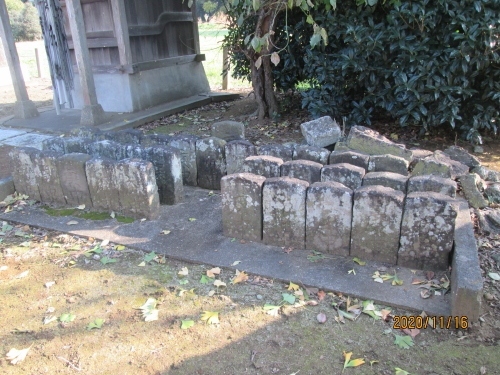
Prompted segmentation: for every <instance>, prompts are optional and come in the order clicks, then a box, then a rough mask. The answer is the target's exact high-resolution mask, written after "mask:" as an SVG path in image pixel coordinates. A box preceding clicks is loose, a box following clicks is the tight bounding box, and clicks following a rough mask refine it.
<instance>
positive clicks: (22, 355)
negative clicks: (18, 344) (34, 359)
mask: <svg viewBox="0 0 500 375" xmlns="http://www.w3.org/2000/svg"><path fill="white" fill-rule="evenodd" d="M30 349H31V346H30V347H29V348H26V349H21V350H18V349H16V348H12V349H10V350H9V352H8V353H7V354H6V358H7V361H10V363H11V364H13V365H17V364H18V363H19V362H22V361H24V360H25V359H26V355H27V354H28V351H29V350H30Z"/></svg>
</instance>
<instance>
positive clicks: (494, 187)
mask: <svg viewBox="0 0 500 375" xmlns="http://www.w3.org/2000/svg"><path fill="white" fill-rule="evenodd" d="M484 196H485V197H486V198H487V199H488V202H490V203H496V204H498V203H500V183H498V182H489V181H488V182H487V183H486V189H484Z"/></svg>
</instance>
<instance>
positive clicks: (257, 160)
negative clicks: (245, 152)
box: [243, 155, 283, 178]
mask: <svg viewBox="0 0 500 375" xmlns="http://www.w3.org/2000/svg"><path fill="white" fill-rule="evenodd" d="M282 164H283V160H282V159H280V158H275V157H274V156H266V155H260V156H249V157H248V158H246V159H245V161H244V162H243V172H244V173H252V174H257V175H259V176H264V177H266V178H272V177H280V176H281V165H282Z"/></svg>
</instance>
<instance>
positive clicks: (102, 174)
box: [85, 157, 120, 211]
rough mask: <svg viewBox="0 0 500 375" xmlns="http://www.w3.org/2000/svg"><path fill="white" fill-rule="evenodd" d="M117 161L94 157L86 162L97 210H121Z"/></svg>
mask: <svg viewBox="0 0 500 375" xmlns="http://www.w3.org/2000/svg"><path fill="white" fill-rule="evenodd" d="M116 163H117V162H116V161H115V160H111V159H105V158H98V157H96V158H92V159H90V160H88V161H87V162H86V163H85V174H86V176H87V182H88V185H89V192H90V198H91V199H92V204H93V206H94V208H95V209H96V210H102V211H115V210H116V211H119V210H120V198H119V192H118V189H119V188H118V185H117V183H116V177H115V170H116Z"/></svg>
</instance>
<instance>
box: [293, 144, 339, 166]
mask: <svg viewBox="0 0 500 375" xmlns="http://www.w3.org/2000/svg"><path fill="white" fill-rule="evenodd" d="M329 157H330V151H329V150H327V149H326V148H323V147H316V146H309V145H305V146H304V145H300V146H296V147H295V148H294V150H293V160H310V161H314V162H316V163H320V164H322V165H326V164H328V158H329Z"/></svg>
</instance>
